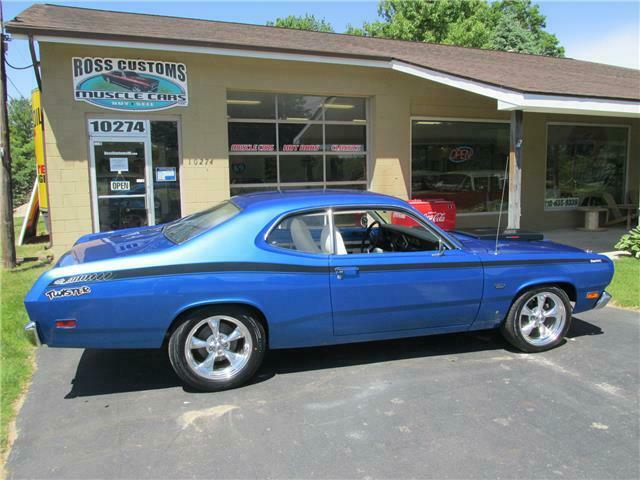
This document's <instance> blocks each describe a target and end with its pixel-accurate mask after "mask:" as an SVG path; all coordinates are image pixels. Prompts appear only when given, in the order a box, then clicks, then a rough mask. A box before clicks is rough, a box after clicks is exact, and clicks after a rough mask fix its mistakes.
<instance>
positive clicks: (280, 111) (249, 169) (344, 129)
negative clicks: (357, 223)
mask: <svg viewBox="0 0 640 480" xmlns="http://www.w3.org/2000/svg"><path fill="white" fill-rule="evenodd" d="M227 116H228V119H229V120H228V122H229V125H228V132H229V164H230V169H229V176H230V183H231V185H232V186H231V194H232V195H239V194H242V193H248V192H253V191H263V190H282V189H290V188H355V189H362V190H364V189H366V187H367V174H366V172H367V167H366V166H367V110H366V100H365V99H363V98H352V97H325V96H317V95H296V94H268V93H254V92H238V91H229V92H228V93H227Z"/></svg>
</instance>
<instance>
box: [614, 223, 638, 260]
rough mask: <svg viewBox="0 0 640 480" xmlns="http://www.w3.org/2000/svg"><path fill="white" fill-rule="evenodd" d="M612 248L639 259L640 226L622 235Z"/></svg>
mask: <svg viewBox="0 0 640 480" xmlns="http://www.w3.org/2000/svg"><path fill="white" fill-rule="evenodd" d="M614 248H616V249H617V250H622V251H625V252H629V253H630V254H631V255H633V256H634V257H636V258H638V259H640V226H638V227H636V228H634V229H632V230H630V231H629V233H625V234H624V235H622V237H620V240H618V243H616V246H615V247H614Z"/></svg>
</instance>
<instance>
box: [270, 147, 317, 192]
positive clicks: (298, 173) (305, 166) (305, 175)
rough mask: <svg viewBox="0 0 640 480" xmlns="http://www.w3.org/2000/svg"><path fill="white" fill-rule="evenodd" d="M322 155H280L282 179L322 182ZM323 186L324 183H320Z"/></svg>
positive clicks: (286, 180) (283, 180) (285, 180)
mask: <svg viewBox="0 0 640 480" xmlns="http://www.w3.org/2000/svg"><path fill="white" fill-rule="evenodd" d="M322 180H323V178H322V156H321V155H285V156H282V157H280V181H281V182H282V183H285V182H301V183H308V182H322ZM320 186H321V187H322V185H320Z"/></svg>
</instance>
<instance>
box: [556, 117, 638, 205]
mask: <svg viewBox="0 0 640 480" xmlns="http://www.w3.org/2000/svg"><path fill="white" fill-rule="evenodd" d="M628 138H629V130H628V128H627V127H619V126H612V127H610V126H597V125H563V124H549V125H548V127H547V187H546V196H545V208H546V209H557V208H572V207H577V206H580V205H607V204H610V203H622V202H624V200H625V198H624V194H625V168H626V161H627V149H628V144H627V142H628Z"/></svg>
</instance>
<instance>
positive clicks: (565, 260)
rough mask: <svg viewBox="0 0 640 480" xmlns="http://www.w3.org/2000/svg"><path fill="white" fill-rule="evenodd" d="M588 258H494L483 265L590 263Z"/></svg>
mask: <svg viewBox="0 0 640 480" xmlns="http://www.w3.org/2000/svg"><path fill="white" fill-rule="evenodd" d="M590 262H591V259H590V258H557V259H554V258H547V259H538V260H495V261H489V262H485V263H484V266H485V267H503V266H510V265H547V264H552V263H590Z"/></svg>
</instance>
